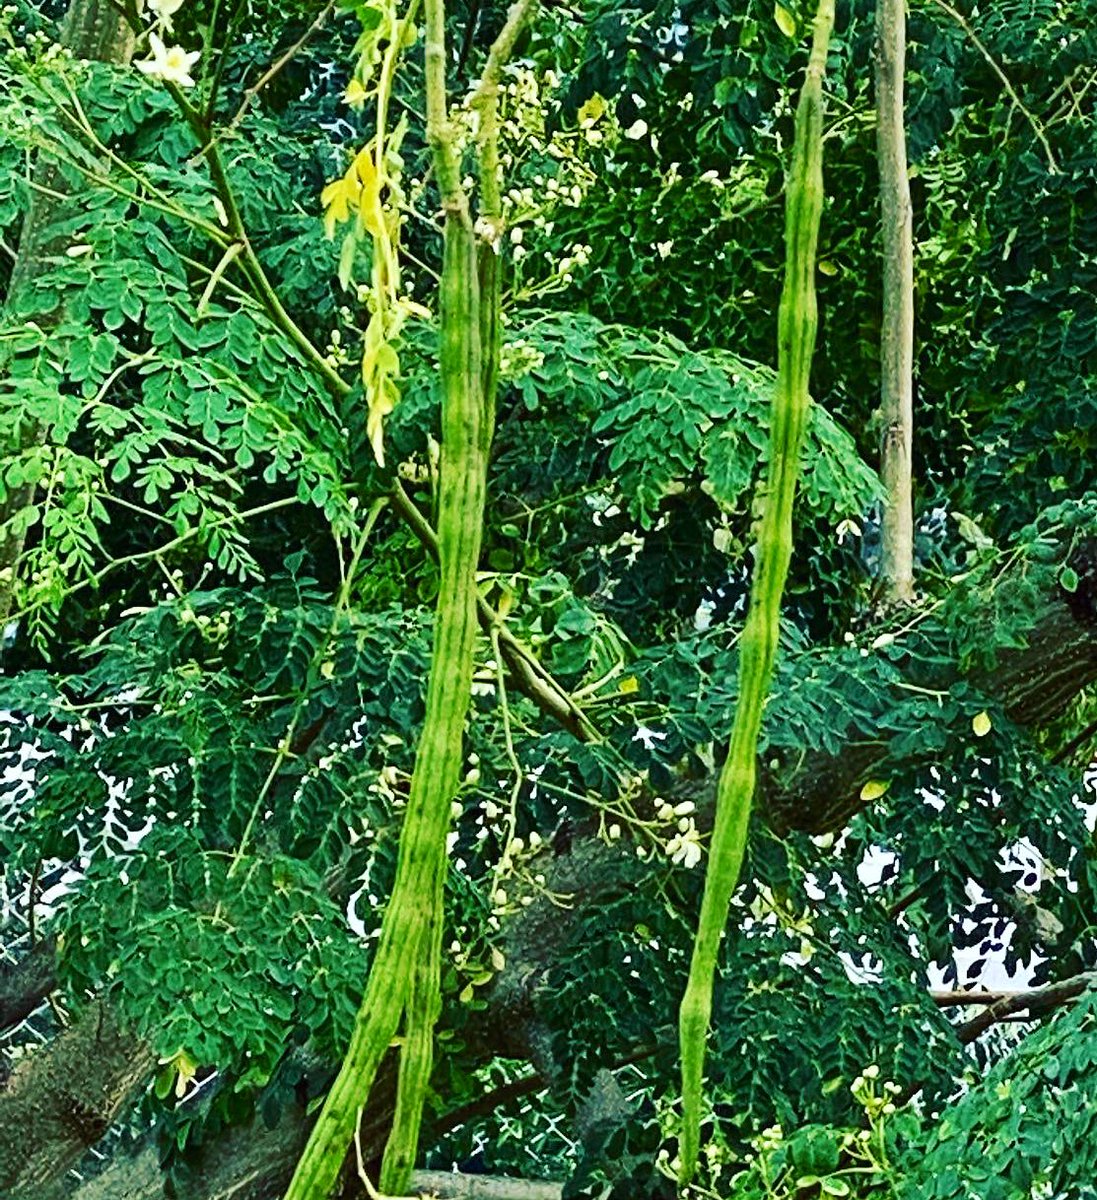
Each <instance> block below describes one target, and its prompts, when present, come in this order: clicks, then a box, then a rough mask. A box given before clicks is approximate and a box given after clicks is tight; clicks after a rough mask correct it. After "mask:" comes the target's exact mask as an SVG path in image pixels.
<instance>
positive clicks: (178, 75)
mask: <svg viewBox="0 0 1097 1200" xmlns="http://www.w3.org/2000/svg"><path fill="white" fill-rule="evenodd" d="M149 49H150V50H151V51H152V57H151V58H146V59H142V60H141V62H139V63H137V69H138V70H139V71H142V72H143V73H144V74H146V75H149V76H151V77H152V78H153V79H162V80H163V81H164V82H165V83H174V84H176V85H177V86H178V87H182V88H189V87H194V80H193V79H192V78H191V74H190V69H191V67H193V66H194V64H195V63H196V62H197V61H198V59H199V58H200V57H201V51H200V50H191V51H187V50H184V49H183V47H182V46H165V45H164V43H163V42H162V41H161V40H160V38H159V37H158V36H157V35H156V34H155V33H150V34H149Z"/></svg>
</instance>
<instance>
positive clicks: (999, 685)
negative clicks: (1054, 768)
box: [760, 573, 1097, 834]
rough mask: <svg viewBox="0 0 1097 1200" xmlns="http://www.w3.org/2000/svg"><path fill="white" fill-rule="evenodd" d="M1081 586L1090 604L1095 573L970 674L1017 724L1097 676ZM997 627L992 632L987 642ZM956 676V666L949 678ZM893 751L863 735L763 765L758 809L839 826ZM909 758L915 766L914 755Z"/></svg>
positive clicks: (1037, 722)
mask: <svg viewBox="0 0 1097 1200" xmlns="http://www.w3.org/2000/svg"><path fill="white" fill-rule="evenodd" d="M1083 592H1084V593H1085V594H1086V595H1088V596H1089V597H1090V603H1093V599H1094V598H1097V575H1094V574H1092V573H1091V574H1089V575H1087V576H1086V577H1085V578H1084V579H1083V581H1082V583H1081V584H1080V586H1079V594H1078V596H1077V598H1076V602H1074V603H1073V604H1072V605H1071V606H1068V605H1067V603H1065V602H1064V601H1062V600H1059V601H1056V602H1055V603H1053V604H1051V605H1049V606H1048V608H1047V610H1046V611H1045V613H1044V615H1043V617H1042V619H1041V620H1040V621H1039V623H1038V624H1037V625H1036V626H1035V627H1034V629H1033V630H1032V632H1031V633H1030V634H1029V637H1028V645H1027V646H1026V647H1025V648H1024V649H1023V650H1022V649H1018V650H1008V651H1004V652H1003V653H1002V655H1001V657H1000V661H999V662H998V664H997V666H996V667H995V668H994V669H993V670H992V671H977V672H974V673H973V674H971V675H970V676H969V678H970V679H971V682H972V683H973V684H974V685H975V686H976V687H977V688H979V689H980V690H981V691H984V692H986V694H987V695H988V696H989V697H991V698H993V699H994V700H996V701H997V702H998V703H1000V704H1001V705H1002V707H1003V708H1004V709H1005V712H1006V715H1007V716H1008V717H1009V719H1010V720H1011V721H1015V722H1016V723H1017V724H1018V725H1021V726H1024V727H1026V728H1033V729H1034V728H1039V727H1040V726H1042V725H1047V724H1048V723H1049V722H1051V721H1053V720H1055V719H1056V718H1057V717H1060V716H1062V714H1063V713H1064V712H1065V710H1066V708H1067V706H1068V705H1069V704H1070V702H1071V700H1073V699H1074V697H1075V696H1077V695H1078V693H1079V692H1080V691H1081V690H1082V689H1083V688H1085V687H1088V686H1089V685H1090V684H1092V683H1094V682H1097V620H1095V619H1094V617H1093V616H1092V614H1091V615H1089V616H1088V617H1087V616H1086V615H1085V614H1084V612H1083V603H1084V600H1085V597H1084V596H1081V593H1083ZM992 633H993V631H992V630H988V631H987V635H988V640H989V639H990V637H991V635H992ZM958 677H959V672H956V673H955V674H954V675H953V676H952V679H955V678H958ZM952 679H950V678H944V679H940V680H936V681H935V686H937V687H947V686H948V685H949V683H950V682H952ZM864 737H865V738H866V739H870V738H871V737H872V730H871V729H866V730H865V731H864ZM889 757H890V753H889V750H888V747H887V746H886V745H885V744H882V743H879V742H874V743H870V742H868V741H867V740H866V742H865V743H863V744H853V745H850V746H848V747H847V748H846V749H845V750H844V751H843V752H842V753H841V754H838V755H829V754H822V753H816V754H809V755H807V756H806V757H804V758H803V760H802V761H798V762H797V764H796V765H795V767H794V768H793V769H791V770H781V769H778V770H777V771H771V770H766V771H763V773H762V775H761V778H760V807H761V809H762V811H763V813H764V814H765V819H766V821H767V823H768V824H769V825H770V827H771V828H772V829H773V830H774V831H775V832H776V833H778V834H781V833H787V832H789V831H790V830H793V829H800V830H804V831H805V832H807V833H815V834H817V833H832V832H836V831H838V830H840V829H841V828H842V827H843V826H844V825H846V824H847V823H848V822H849V820H850V818H852V817H853V816H854V815H855V814H856V813H858V812H859V811H860V810H861V809H862V808H863V807H864V806H865V802H864V801H863V800H862V799H861V795H860V793H861V788H862V787H863V786H864V784H865V783H866V782H867V781H868V780H870V779H873V778H878V777H879V776H880V773H881V770H882V769H883V768H884V767H885V765H886V764H887V763H888V760H889ZM929 757H932V755H930V756H929ZM904 764H905V765H907V766H909V765H911V758H910V756H909V755H907V756H905V758H904Z"/></svg>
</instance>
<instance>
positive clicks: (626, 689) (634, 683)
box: [617, 675, 640, 696]
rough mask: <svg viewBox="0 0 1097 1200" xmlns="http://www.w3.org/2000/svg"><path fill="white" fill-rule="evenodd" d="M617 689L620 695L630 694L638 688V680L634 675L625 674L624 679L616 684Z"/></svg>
mask: <svg viewBox="0 0 1097 1200" xmlns="http://www.w3.org/2000/svg"><path fill="white" fill-rule="evenodd" d="M617 690H618V691H619V692H620V693H621V695H622V696H630V695H632V693H633V692H638V691H639V690H640V681H639V680H638V679H637V678H636V676H635V675H626V676H625V678H624V679H622V680H621V682H620V683H619V684H618V685H617Z"/></svg>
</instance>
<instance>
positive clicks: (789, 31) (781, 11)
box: [773, 4, 796, 38]
mask: <svg viewBox="0 0 1097 1200" xmlns="http://www.w3.org/2000/svg"><path fill="white" fill-rule="evenodd" d="M773 19H774V20H775V21H776V22H777V28H778V29H779V30H780V31H781V32H782V33H783V34H784V35H785V37H787V38H794V37H795V36H796V18H795V17H794V16H793V15H792V13H790V12H789V10H788V9H787V8H785V7H784V5H782V4H775V5H774V6H773Z"/></svg>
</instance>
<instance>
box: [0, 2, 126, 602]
mask: <svg viewBox="0 0 1097 1200" xmlns="http://www.w3.org/2000/svg"><path fill="white" fill-rule="evenodd" d="M61 45H63V46H65V47H67V48H68V49H69V50H71V51H72V53H73V55H74V56H75V57H76V58H84V59H92V60H95V61H99V62H111V63H119V64H124V63H128V62H129V61H130V59H131V57H132V56H133V46H134V37H133V31H132V30H131V29H130V27H129V24H128V22H127V21H126V18H125V17H124V16H123V14H122V11H121V8H120V7H116V6H115V5H114V4H113V3H112V2H111V0H73V2H72V5H71V6H70V8H69V10H68V13H67V15H66V17H65V21H64V24H63V25H62V27H61ZM33 178H34V182H35V183H36V184H39V185H41V186H42V187H44V188H46V189H48V191H49V193H50V194H47V192H45V191H41V190H38V189H35V190H33V191H32V192H31V194H30V200H29V203H28V206H27V213H26V216H25V217H24V219H23V228H22V230H21V232H20V235H19V247H18V250H17V252H16V258H15V263H14V265H13V266H12V270H11V276H10V278H9V279H8V287H7V293H6V295H5V297H4V308H3V316H4V319H5V321H6V322H9V323H10V322H22V321H27V320H31V319H33V320H34V321H35V322H36V323H37V324H38V325H39V326H40V327H41V328H43V329H46V330H48V329H49V328H50V326H51V325H52V324H54V323H55V322H56V318H57V314H56V313H55V312H41V311H40V310H39V308H38V306H37V303H36V297H35V286H34V283H35V278H36V276H37V275H38V273H39V272H40V270H41V268H42V263H43V261H44V259H46V258H48V257H49V256H51V255H53V254H55V253H56V252H57V251H58V245H57V241H58V239H57V237H56V235H51V229H52V228H53V226H54V225H55V224H56V223H57V222H58V221H59V220H60V219H61V218H62V217H63V216H64V215H65V213H66V211H67V210H68V207H69V206H68V202H67V200H65V199H60V198H58V194H60V195H64V193H65V188H66V184H65V180H64V178H63V177H62V174H61V172H60V170H59V169H58V167H57V164H56V163H55V162H53V161H51V160H50V159H49V158H45V157H43V158H41V159H40V160H39V162H38V163H37V164H36V166H35V170H34V176H33ZM3 365H4V364H3V360H2V359H0V370H2V369H3ZM42 437H43V431H42V430H41V429H40V428H39V427H38V425H37V423H36V422H34V421H33V420H29V419H27V420H24V421H22V422H21V423H20V424H19V425H18V426H17V427H16V433H15V435H14V439H13V441H14V444H12V445H8V446H0V450H2V451H4V452H5V453H8V454H18V453H19V452H20V451H21V450H23V449H26V448H27V447H30V446H33V445H34V444H35V443H36V442H38V441H40V440H41V439H42ZM33 499H34V489H33V488H32V487H29V486H27V487H21V488H18V489H16V490H15V491H14V492H12V493H11V494H10V495H8V496H5V497H4V498H3V499H2V500H0V528H2V527H3V526H4V525H6V524H7V522H9V521H10V520H11V518H12V517H13V516H15V515H16V514H17V513H19V512H21V511H22V510H23V509H25V508H26V507H27V506H28V505H29V504H30V503H31V502H32V501H33ZM25 539H26V530H24V529H21V528H16V529H10V530H8V531H7V533H5V534H0V624H2V623H3V622H4V621H6V620H7V617H8V614H9V613H10V612H11V602H12V592H13V588H14V584H15V569H16V564H17V563H18V561H19V558H20V556H21V555H22V553H23V545H24V542H25Z"/></svg>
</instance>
